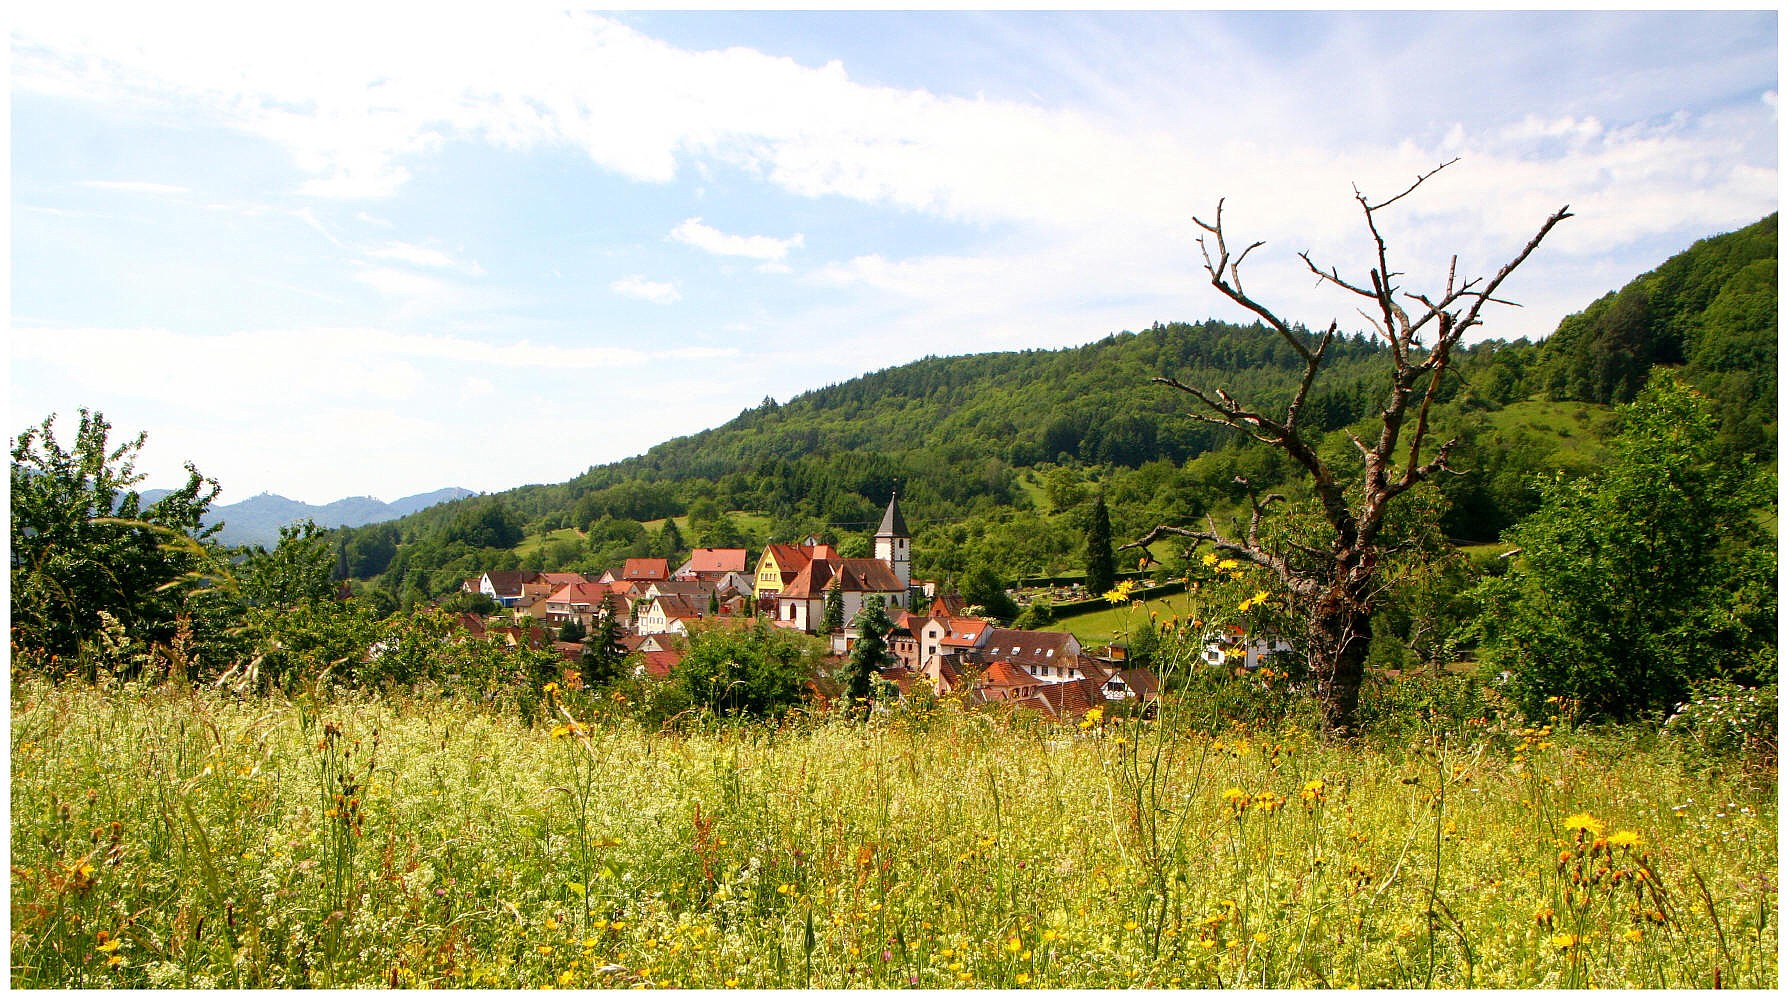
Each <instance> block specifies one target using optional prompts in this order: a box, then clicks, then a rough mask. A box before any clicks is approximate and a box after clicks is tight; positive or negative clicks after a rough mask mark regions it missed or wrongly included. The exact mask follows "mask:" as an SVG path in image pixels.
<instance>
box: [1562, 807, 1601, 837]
mask: <svg viewBox="0 0 1788 1000" xmlns="http://www.w3.org/2000/svg"><path fill="white" fill-rule="evenodd" d="M1564 825H1565V829H1567V830H1580V831H1582V832H1583V833H1586V834H1588V835H1590V836H1591V837H1600V836H1601V835H1602V831H1603V830H1604V829H1606V827H1604V826H1603V825H1602V821H1601V820H1599V819H1596V818H1595V817H1594V816H1591V815H1590V814H1589V813H1586V812H1580V813H1575V814H1573V815H1570V816H1567V817H1565V821H1564Z"/></svg>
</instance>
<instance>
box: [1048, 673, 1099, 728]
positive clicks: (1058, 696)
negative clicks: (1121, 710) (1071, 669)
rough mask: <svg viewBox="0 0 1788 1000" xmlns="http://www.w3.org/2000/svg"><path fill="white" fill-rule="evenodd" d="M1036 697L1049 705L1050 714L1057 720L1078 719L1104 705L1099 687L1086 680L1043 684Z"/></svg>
mask: <svg viewBox="0 0 1788 1000" xmlns="http://www.w3.org/2000/svg"><path fill="white" fill-rule="evenodd" d="M1037 697H1039V698H1042V699H1043V700H1044V701H1045V702H1047V703H1048V704H1049V708H1050V714H1052V715H1053V716H1055V717H1056V718H1058V719H1079V718H1082V717H1083V716H1085V715H1086V713H1087V712H1088V711H1090V710H1091V709H1093V708H1094V707H1096V706H1102V705H1104V704H1105V695H1104V694H1103V693H1101V692H1100V690H1099V685H1098V684H1096V683H1094V682H1092V681H1087V680H1078V681H1063V682H1062V683H1060V684H1045V685H1043V686H1042V687H1040V688H1038V689H1037Z"/></svg>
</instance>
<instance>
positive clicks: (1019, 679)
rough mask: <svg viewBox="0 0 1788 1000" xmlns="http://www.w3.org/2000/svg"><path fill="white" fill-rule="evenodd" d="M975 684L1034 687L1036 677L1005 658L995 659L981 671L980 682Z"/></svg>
mask: <svg viewBox="0 0 1788 1000" xmlns="http://www.w3.org/2000/svg"><path fill="white" fill-rule="evenodd" d="M977 686H978V687H988V688H1018V687H1036V686H1037V679H1036V678H1035V677H1032V676H1031V675H1030V674H1027V673H1025V672H1024V671H1023V670H1020V669H1019V668H1017V667H1015V666H1013V665H1012V664H1010V663H1007V662H1006V661H1005V660H996V661H995V662H994V663H993V664H992V665H991V666H989V667H988V668H987V669H986V670H985V671H983V672H982V673H981V683H980V684H979V685H977Z"/></svg>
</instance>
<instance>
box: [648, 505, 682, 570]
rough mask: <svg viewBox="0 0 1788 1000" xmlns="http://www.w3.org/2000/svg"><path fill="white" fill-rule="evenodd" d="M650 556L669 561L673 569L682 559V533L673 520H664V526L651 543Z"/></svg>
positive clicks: (668, 518)
mask: <svg viewBox="0 0 1788 1000" xmlns="http://www.w3.org/2000/svg"><path fill="white" fill-rule="evenodd" d="M652 554H653V555H654V556H657V557H660V558H663V559H668V560H670V561H671V564H672V565H673V567H674V566H675V565H676V563H677V561H678V560H679V559H681V558H682V557H683V555H684V549H683V532H682V530H681V529H679V528H678V527H677V521H676V519H675V518H670V517H667V518H665V519H664V526H663V527H661V528H659V529H658V537H657V538H656V539H655V540H654V541H653V543H652Z"/></svg>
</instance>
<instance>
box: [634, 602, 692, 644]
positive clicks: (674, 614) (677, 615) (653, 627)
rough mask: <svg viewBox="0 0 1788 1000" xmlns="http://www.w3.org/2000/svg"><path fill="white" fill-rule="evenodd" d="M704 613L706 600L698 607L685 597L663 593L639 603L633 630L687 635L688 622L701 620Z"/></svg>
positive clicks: (653, 633)
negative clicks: (637, 617) (636, 620)
mask: <svg viewBox="0 0 1788 1000" xmlns="http://www.w3.org/2000/svg"><path fill="white" fill-rule="evenodd" d="M706 614H707V604H706V602H703V604H702V605H701V606H699V607H698V606H697V605H696V604H695V602H693V601H691V600H689V599H687V598H684V597H679V596H677V595H675V594H665V595H663V596H661V597H654V598H651V599H650V600H647V601H646V602H644V603H643V604H641V605H640V608H639V619H638V622H637V624H636V625H635V626H634V630H635V631H636V632H638V634H640V635H660V634H663V633H666V632H675V633H677V634H678V635H688V634H689V623H690V622H695V621H699V620H701V619H702V617H704V616H705V615H706Z"/></svg>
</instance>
